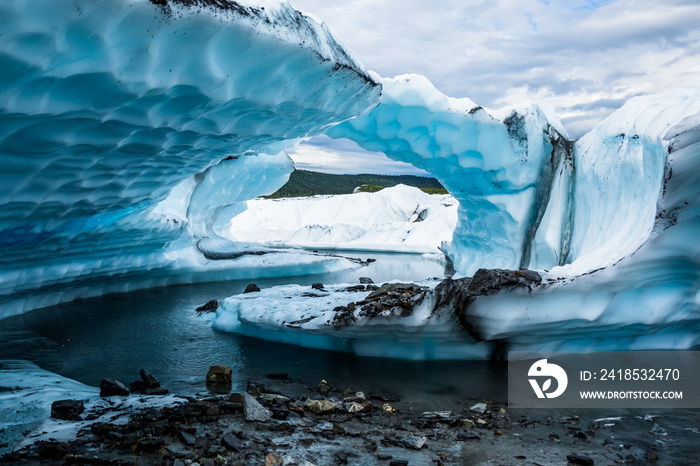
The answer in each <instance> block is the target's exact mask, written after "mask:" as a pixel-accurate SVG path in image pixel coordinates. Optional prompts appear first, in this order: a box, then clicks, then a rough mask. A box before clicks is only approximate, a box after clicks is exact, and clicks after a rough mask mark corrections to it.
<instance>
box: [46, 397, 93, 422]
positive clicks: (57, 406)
mask: <svg viewBox="0 0 700 466" xmlns="http://www.w3.org/2000/svg"><path fill="white" fill-rule="evenodd" d="M83 411H85V405H84V404H83V401H82V400H58V401H54V402H53V403H51V417H52V418H54V419H61V420H63V421H79V420H80V414H81V413H82V412H83Z"/></svg>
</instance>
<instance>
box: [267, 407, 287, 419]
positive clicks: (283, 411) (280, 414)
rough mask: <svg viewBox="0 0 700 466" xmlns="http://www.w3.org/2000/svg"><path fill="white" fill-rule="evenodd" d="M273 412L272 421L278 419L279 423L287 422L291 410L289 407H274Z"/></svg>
mask: <svg viewBox="0 0 700 466" xmlns="http://www.w3.org/2000/svg"><path fill="white" fill-rule="evenodd" d="M270 411H272V419H277V420H278V421H286V420H287V418H288V417H289V409H287V407H284V408H282V407H274V408H272V409H271V410H270Z"/></svg>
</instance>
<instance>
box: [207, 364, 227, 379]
mask: <svg viewBox="0 0 700 466" xmlns="http://www.w3.org/2000/svg"><path fill="white" fill-rule="evenodd" d="M231 374H233V370H232V369H231V368H230V367H228V366H225V365H223V364H219V365H216V366H211V367H210V368H209V371H208V372H207V383H208V384H209V383H215V384H230V383H231Z"/></svg>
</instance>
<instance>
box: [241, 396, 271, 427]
mask: <svg viewBox="0 0 700 466" xmlns="http://www.w3.org/2000/svg"><path fill="white" fill-rule="evenodd" d="M243 396H244V397H245V401H244V402H243V412H244V413H245V420H246V421H260V422H265V421H268V420H269V419H270V418H271V417H272V413H271V412H270V410H268V409H267V408H265V407H263V405H261V404H260V403H258V401H257V400H256V399H255V398H253V397H252V396H251V395H249V394H247V393H244V394H243Z"/></svg>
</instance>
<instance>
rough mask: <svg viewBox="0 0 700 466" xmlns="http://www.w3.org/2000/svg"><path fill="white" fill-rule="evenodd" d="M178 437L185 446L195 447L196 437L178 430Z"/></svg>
mask: <svg viewBox="0 0 700 466" xmlns="http://www.w3.org/2000/svg"><path fill="white" fill-rule="evenodd" d="M177 435H178V437H180V440H182V442H183V443H184V444H185V445H189V446H193V445H194V442H195V440H196V438H195V436H194V435H192V434H190V433H189V432H185V431H184V430H178V432H177Z"/></svg>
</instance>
